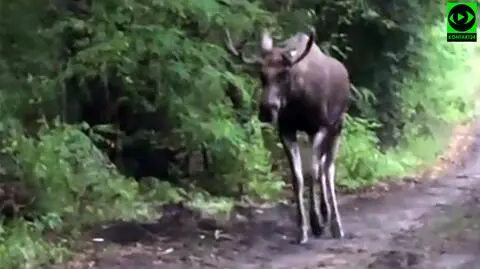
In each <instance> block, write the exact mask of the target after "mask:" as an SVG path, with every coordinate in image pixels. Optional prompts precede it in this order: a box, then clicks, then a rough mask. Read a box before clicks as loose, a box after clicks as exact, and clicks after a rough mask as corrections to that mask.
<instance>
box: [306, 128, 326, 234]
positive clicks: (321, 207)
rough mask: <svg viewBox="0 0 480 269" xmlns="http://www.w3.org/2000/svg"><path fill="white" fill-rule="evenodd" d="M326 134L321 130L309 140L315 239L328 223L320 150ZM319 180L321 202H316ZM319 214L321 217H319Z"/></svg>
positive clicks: (312, 223) (311, 200)
mask: <svg viewBox="0 0 480 269" xmlns="http://www.w3.org/2000/svg"><path fill="white" fill-rule="evenodd" d="M325 135H326V132H325V130H324V129H321V130H320V131H319V132H317V133H316V134H315V136H313V137H312V138H311V140H312V153H313V154H312V175H311V177H310V227H311V228H312V233H313V235H314V236H316V237H320V236H322V235H323V232H324V229H325V223H326V222H327V221H328V215H329V212H328V209H329V207H328V206H327V204H328V200H327V199H326V197H325V194H326V184H325V178H324V176H323V174H324V167H323V163H324V161H325V155H324V154H323V150H322V143H323V140H324V138H325ZM319 179H321V182H320V188H321V193H320V197H321V202H320V204H319V201H318V196H319V193H318V190H317V182H318V181H319ZM320 213H321V216H320Z"/></svg>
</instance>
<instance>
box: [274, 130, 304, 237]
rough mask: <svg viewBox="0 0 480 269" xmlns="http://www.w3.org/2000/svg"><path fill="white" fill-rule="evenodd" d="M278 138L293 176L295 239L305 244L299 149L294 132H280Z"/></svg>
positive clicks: (302, 187) (302, 185) (302, 181)
mask: <svg viewBox="0 0 480 269" xmlns="http://www.w3.org/2000/svg"><path fill="white" fill-rule="evenodd" d="M280 139H281V141H282V144H283V148H284V150H285V153H286V155H287V159H288V162H289V164H290V169H291V171H292V176H293V181H292V185H293V189H294V192H295V193H294V194H295V202H296V206H297V225H298V228H299V229H300V230H299V234H298V238H297V240H298V243H299V244H305V243H307V242H308V226H307V214H306V212H305V205H304V200H303V190H304V180H303V172H302V160H301V157H300V149H299V147H298V143H297V137H296V134H289V135H282V134H281V135H280Z"/></svg>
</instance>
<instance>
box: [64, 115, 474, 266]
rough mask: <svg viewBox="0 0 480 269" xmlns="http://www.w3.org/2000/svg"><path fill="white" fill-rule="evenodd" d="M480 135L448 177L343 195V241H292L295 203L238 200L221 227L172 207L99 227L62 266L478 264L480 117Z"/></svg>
mask: <svg viewBox="0 0 480 269" xmlns="http://www.w3.org/2000/svg"><path fill="white" fill-rule="evenodd" d="M474 135H475V137H476V138H475V139H476V142H475V144H474V146H473V150H472V153H471V157H470V158H469V159H468V161H467V162H465V163H464V165H463V167H462V168H459V169H457V170H456V172H454V173H452V174H451V175H449V176H446V177H444V178H440V179H436V180H426V181H421V180H418V181H408V182H406V183H405V184H402V185H400V186H399V187H397V188H395V189H394V190H391V191H389V192H387V193H383V194H382V193H380V194H379V193H377V192H375V195H363V196H353V198H352V197H350V198H348V199H346V198H345V197H344V199H343V203H342V204H341V209H340V210H341V213H342V217H343V222H344V225H345V227H344V228H345V231H346V232H347V236H346V238H345V239H342V240H334V239H331V238H330V237H329V236H328V235H327V236H325V237H324V238H320V239H315V238H312V239H311V240H310V242H309V243H308V244H307V245H305V246H299V245H296V244H292V243H291V240H292V238H293V237H294V232H295V225H294V223H293V219H294V218H293V217H294V216H293V214H294V212H295V210H294V209H293V206H292V205H285V204H280V205H276V206H274V207H271V208H263V209H258V208H238V209H237V210H236V212H235V213H234V214H233V215H232V219H231V220H230V221H227V222H224V223H223V225H219V223H218V222H213V221H207V220H199V217H198V216H197V215H196V214H195V213H193V212H191V211H188V210H185V209H183V208H176V207H171V208H169V209H168V210H167V211H168V212H167V213H169V214H166V215H165V216H164V217H163V218H162V219H160V220H158V221H155V222H152V223H117V224H114V225H110V226H108V227H104V228H102V229H99V230H97V231H95V232H94V234H93V235H92V236H96V237H102V238H104V239H105V242H103V243H91V244H90V245H89V247H88V248H86V251H84V252H83V254H81V255H78V257H76V259H75V260H74V261H72V263H70V264H69V265H68V266H67V267H65V265H63V267H62V268H98V269H154V268H155V269H156V268H162V269H180V268H182V269H183V268H185V269H196V268H229V269H237V268H238V269H260V268H271V269H287V268H288V269H294V268H299V269H304V268H338V269H349V268H352V269H363V268H365V269H367V268H369V269H403V268H413V269H443V268H449V269H450V268H452V269H470V268H472V269H475V268H480V256H478V253H480V233H479V232H478V228H479V226H480V121H477V124H476V130H475V134H474ZM84 250H85V249H84Z"/></svg>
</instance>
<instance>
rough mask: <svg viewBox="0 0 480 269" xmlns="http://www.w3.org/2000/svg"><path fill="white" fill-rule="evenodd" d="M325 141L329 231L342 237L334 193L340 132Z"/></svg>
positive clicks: (335, 235) (333, 235)
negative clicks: (329, 210) (329, 209)
mask: <svg viewBox="0 0 480 269" xmlns="http://www.w3.org/2000/svg"><path fill="white" fill-rule="evenodd" d="M326 142H327V153H326V160H325V172H326V173H325V176H326V178H327V188H328V192H329V196H330V199H331V205H332V218H331V222H330V231H331V233H332V237H334V238H342V237H344V232H343V227H342V221H341V218H340V213H339V210H338V203H337V197H336V193H335V157H336V155H337V152H338V147H339V143H340V134H339V133H338V134H336V135H335V136H332V137H331V138H330V139H328V141H326Z"/></svg>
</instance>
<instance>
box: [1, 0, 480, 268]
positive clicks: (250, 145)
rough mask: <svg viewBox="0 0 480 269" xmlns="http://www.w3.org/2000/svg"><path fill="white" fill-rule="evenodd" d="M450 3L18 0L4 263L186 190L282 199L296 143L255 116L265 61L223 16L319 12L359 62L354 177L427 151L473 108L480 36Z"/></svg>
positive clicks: (4, 93) (249, 27) (286, 20)
mask: <svg viewBox="0 0 480 269" xmlns="http://www.w3.org/2000/svg"><path fill="white" fill-rule="evenodd" d="M432 5H433V6H432ZM440 8H442V7H438V8H437V7H436V6H435V5H434V4H431V3H425V1H420V0H419V1H406V0H405V1H400V2H399V3H396V4H393V3H386V2H384V1H383V2H382V1H378V3H377V1H373V0H372V1H356V0H344V1H325V3H321V4H318V3H317V2H312V1H307V0H303V1H297V2H295V3H293V2H291V1H290V2H289V1H285V2H282V3H277V1H274V0H270V1H267V0H263V1H256V2H250V1H240V2H237V3H235V4H234V3H230V1H216V0H207V1H190V0H185V1H153V0H151V1H150V0H142V1H138V0H135V1H134V0H125V1H120V2H118V1H101V2H98V1H97V2H95V3H91V2H90V1H66V2H61V3H60V2H58V1H37V2H35V3H31V2H27V1H16V2H12V3H11V4H3V3H2V4H1V9H0V133H1V135H2V141H1V148H2V153H1V158H0V184H1V185H0V187H1V188H0V202H1V213H2V216H3V218H4V220H3V221H2V224H1V225H0V261H1V264H2V268H5V269H9V268H15V269H16V268H39V267H40V266H41V265H44V264H48V263H51V262H60V261H61V260H62V259H64V258H66V257H68V247H69V242H71V241H70V239H71V238H73V237H75V236H77V235H78V234H79V233H80V231H81V230H82V228H85V227H87V226H88V225H92V224H95V223H98V222H101V221H106V220H112V219H119V218H147V217H150V218H151V217H154V216H155V212H154V211H153V210H152V208H153V206H154V205H157V204H158V203H166V202H172V201H180V200H186V201H187V203H188V204H190V205H192V206H194V207H199V208H201V209H203V210H206V211H208V212H212V213H215V212H218V211H228V208H230V207H231V206H232V204H233V201H234V200H235V199H238V198H241V197H242V196H250V197H253V198H256V199H263V200H273V201H274V200H275V199H277V198H278V194H279V191H280V190H281V189H282V187H283V185H284V181H283V180H282V176H281V175H282V173H281V172H285V169H282V167H284V166H283V163H284V159H283V158H284V157H283V154H282V152H281V150H280V149H279V148H278V143H277V142H278V141H277V138H276V137H275V135H274V132H273V131H272V130H271V129H269V128H267V129H265V128H261V126H260V124H259V122H258V120H257V118H256V100H257V97H258V92H257V90H256V89H257V88H258V87H259V83H258V79H257V78H256V77H255V76H254V74H255V70H251V69H249V68H248V67H246V66H243V65H241V64H240V63H238V62H236V61H235V59H232V58H231V57H229V56H228V54H227V53H226V52H225V50H224V48H223V38H224V33H223V29H224V28H229V29H230V31H231V32H232V35H233V36H234V37H235V38H237V39H241V36H248V35H250V34H254V38H256V40H258V36H259V32H257V33H252V31H253V30H254V29H260V28H262V27H270V28H271V29H273V30H275V33H276V35H278V36H286V35H287V34H289V33H291V32H294V31H299V30H303V29H301V28H302V27H304V25H305V24H306V23H309V24H313V25H315V27H316V29H317V32H318V33H319V36H320V37H319V40H318V42H319V43H320V45H321V47H322V48H323V49H324V50H325V52H327V53H330V54H332V55H334V56H335V57H338V58H340V59H342V60H343V61H344V62H345V63H346V65H347V67H348V69H349V70H350V73H351V76H352V83H353V84H354V86H355V87H354V89H355V90H354V94H353V96H352V98H353V99H354V100H353V104H352V108H351V109H350V111H349V116H348V121H347V124H346V129H345V132H344V137H343V143H342V146H341V152H340V156H339V158H338V161H337V163H338V184H339V185H340V186H342V187H344V188H348V189H356V188H360V187H363V186H368V185H372V184H375V183H376V182H378V181H379V180H383V179H386V178H391V177H397V178H398V177H400V176H402V175H406V174H408V173H411V172H412V171H415V170H416V169H419V168H421V167H423V166H424V165H425V164H428V163H429V162H430V161H431V160H433V159H434V157H435V156H436V155H437V153H438V152H439V151H440V150H441V149H442V146H443V144H444V141H445V140H446V138H448V130H449V128H448V126H452V125H455V124H457V123H459V122H462V121H463V120H466V119H469V118H471V117H472V116H473V113H474V105H475V100H474V93H475V90H476V87H477V84H478V83H477V82H478V81H476V80H475V74H476V73H478V70H479V68H480V66H478V64H476V62H478V60H479V56H478V53H477V52H476V51H478V49H477V47H476V44H466V43H447V42H446V41H445V39H446V38H445V32H444V31H445V30H444V28H445V26H444V22H443V18H442V17H441V16H440V15H439V14H440ZM407 11H408V12H407ZM410 12H413V14H414V15H411V14H410ZM24 14H28V16H27V15H24ZM405 18H409V19H408V20H407V19H405ZM274 26H275V27H274ZM359 34H360V35H359ZM256 40H253V41H252V44H248V45H249V48H250V49H252V50H256V48H257V47H258V43H257V42H256ZM254 44H255V45H256V46H255V45H254ZM272 167H274V169H272ZM25 219H27V220H25Z"/></svg>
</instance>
